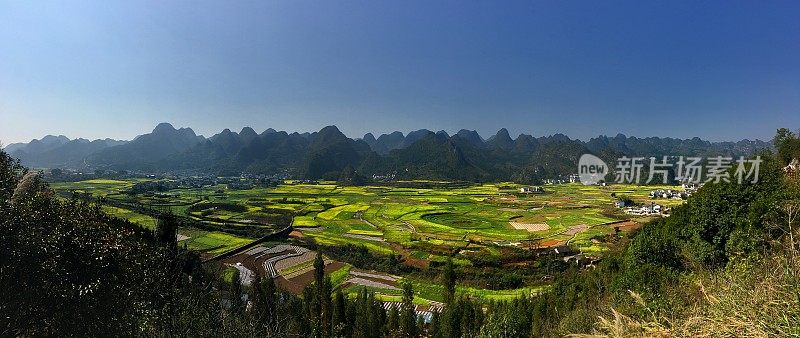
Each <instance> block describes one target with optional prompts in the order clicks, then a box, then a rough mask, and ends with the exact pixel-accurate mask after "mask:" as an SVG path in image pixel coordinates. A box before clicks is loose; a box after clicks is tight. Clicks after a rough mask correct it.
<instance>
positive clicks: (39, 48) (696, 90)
mask: <svg viewBox="0 0 800 338" xmlns="http://www.w3.org/2000/svg"><path fill="white" fill-rule="evenodd" d="M798 17H800V2H797V1H785V2H782V1H750V2H743V1H686V2H682V1H658V2H654V1H525V2H513V1H500V2H494V1H480V2H472V1H392V2H388V1H386V2H384V1H303V0H292V1H277V2H274V1H246V2H245V1H150V2H148V1H128V2H123V1H97V2H74V1H69V2H62V1H59V2H49V1H6V0H0V121H1V122H2V123H0V141H2V142H3V143H5V144H8V143H11V142H19V141H28V140H30V139H32V138H38V137H41V136H43V135H45V134H64V135H67V136H69V137H86V138H105V137H112V138H118V139H130V138H132V137H134V136H135V135H137V134H142V133H145V132H149V131H150V130H151V129H152V128H153V127H154V126H155V125H156V124H157V123H158V122H170V123H172V124H173V125H175V126H176V127H180V126H189V127H192V128H193V129H194V130H195V131H196V132H198V133H200V134H204V135H206V136H210V135H211V134H214V133H216V132H219V131H220V130H222V129H223V128H230V129H232V130H239V129H241V128H242V127H243V126H251V127H253V128H254V129H255V130H256V131H259V132H260V131H262V130H264V129H266V128H269V127H272V128H275V129H278V130H288V131H314V130H319V129H320V128H321V127H323V126H325V125H330V124H335V125H337V126H339V128H340V129H341V130H342V131H343V132H345V134H347V135H348V136H351V137H360V136H361V135H363V134H364V133H365V132H373V133H375V134H376V135H377V134H380V133H385V132H391V131H394V130H400V131H403V132H407V131H410V130H416V129H420V128H428V129H432V130H439V129H444V130H447V131H450V132H453V131H457V130H458V129H461V128H466V129H475V130H478V132H479V133H481V135H483V136H484V137H489V136H491V135H492V134H494V133H495V132H496V131H497V129H499V128H501V127H506V128H508V129H509V130H510V131H511V133H512V135H516V134H518V133H523V132H524V133H529V134H533V135H537V136H538V135H549V134H553V133H558V132H560V133H564V134H567V135H569V136H571V137H577V138H581V139H588V138H589V137H593V136H596V135H599V134H609V135H615V134H617V133H620V132H621V133H624V134H628V135H635V136H671V137H681V138H687V137H694V136H700V137H702V138H706V139H711V140H739V139H743V138H750V139H753V138H762V139H769V138H770V137H771V136H772V135H773V133H774V131H775V129H776V128H778V127H789V128H793V129H796V128H800V20H798V19H797V18H798Z"/></svg>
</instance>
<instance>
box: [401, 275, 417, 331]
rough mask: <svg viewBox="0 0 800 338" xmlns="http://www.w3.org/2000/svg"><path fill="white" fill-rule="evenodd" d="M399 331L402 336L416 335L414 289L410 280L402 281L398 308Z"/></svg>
mask: <svg viewBox="0 0 800 338" xmlns="http://www.w3.org/2000/svg"><path fill="white" fill-rule="evenodd" d="M400 311H401V312H400V332H401V335H402V336H403V337H417V336H418V333H417V314H416V312H415V305H414V289H413V286H412V284H411V283H410V282H405V283H403V303H402V305H401V309H400Z"/></svg>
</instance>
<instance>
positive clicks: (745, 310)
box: [571, 246, 800, 338]
mask: <svg viewBox="0 0 800 338" xmlns="http://www.w3.org/2000/svg"><path fill="white" fill-rule="evenodd" d="M795 250H796V249H794V248H789V247H788V246H787V247H786V249H783V250H781V251H780V252H777V253H774V254H772V255H770V256H769V257H767V258H765V259H764V260H763V261H761V262H760V264H759V265H757V266H752V267H751V266H748V267H746V268H743V269H734V268H730V269H726V270H725V271H720V272H713V273H707V274H695V275H694V276H692V279H693V280H694V281H695V286H694V287H695V288H696V290H697V291H698V293H699V294H700V295H702V296H701V297H698V299H697V301H696V303H695V304H692V306H690V307H689V309H690V310H689V311H687V312H686V313H684V314H680V315H677V316H676V318H665V317H663V316H655V315H653V313H652V312H648V311H646V312H648V313H650V314H651V318H640V319H634V318H631V317H628V316H625V315H623V314H621V313H619V312H617V311H616V310H614V309H611V313H612V315H611V316H609V317H608V318H606V317H600V318H599V319H598V322H597V323H596V329H595V331H594V332H593V333H592V334H589V335H571V337H592V338H599V337H614V338H622V337H800V283H798V281H799V280H800V264H798V262H797V261H795V260H793V259H792V257H796V256H797V255H796V254H797V252H796V251H795ZM631 296H632V297H633V298H634V299H635V300H636V302H637V303H639V305H640V306H642V307H643V308H645V309H646V308H647V307H646V305H645V302H644V301H643V300H642V299H641V297H639V295H637V294H636V293H633V292H631Z"/></svg>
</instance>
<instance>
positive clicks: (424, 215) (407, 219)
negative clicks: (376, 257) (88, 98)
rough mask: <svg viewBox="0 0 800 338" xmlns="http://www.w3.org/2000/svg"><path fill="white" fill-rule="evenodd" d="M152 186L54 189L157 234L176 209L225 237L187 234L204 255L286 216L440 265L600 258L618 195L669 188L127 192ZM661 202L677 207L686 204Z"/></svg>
mask: <svg viewBox="0 0 800 338" xmlns="http://www.w3.org/2000/svg"><path fill="white" fill-rule="evenodd" d="M142 181H143V180H125V181H121V180H90V181H82V182H71V183H57V184H54V187H55V188H56V189H57V190H59V191H61V192H62V194H64V195H67V194H69V193H72V192H76V193H84V194H91V195H92V196H95V197H102V198H104V199H105V200H106V201H112V202H114V203H109V204H110V205H108V206H105V207H104V208H105V210H106V211H107V212H110V213H112V214H115V215H118V216H120V217H123V218H126V219H128V220H130V221H132V222H136V223H140V224H142V225H144V226H146V227H148V228H152V227H154V226H155V220H154V219H153V218H152V217H150V216H148V215H147V213H146V212H143V211H142V210H146V209H141V208H153V209H157V210H164V209H169V210H171V211H172V212H174V213H177V214H179V215H183V216H185V217H188V218H189V219H192V220H194V221H196V222H201V223H202V224H206V225H209V226H213V227H216V228H215V229H218V230H217V231H210V232H203V231H200V230H197V229H194V230H191V232H192V234H187V233H188V232H189V231H190V230H186V231H182V234H184V235H187V236H188V237H189V240H187V241H186V243H187V245H188V246H190V247H193V248H196V249H198V250H207V251H209V252H219V251H220V250H224V249H229V248H231V247H234V246H236V245H241V244H243V243H247V242H248V239H247V237H248V236H247V235H243V232H242V231H241V230H242V229H250V230H252V229H258V228H264V229H271V228H272V227H274V223H275V222H276V220H280V219H281V217H284V218H288V219H291V220H292V223H293V225H294V227H295V228H296V229H297V230H298V231H299V232H300V233H301V234H302V236H304V237H307V238H311V239H313V240H314V241H316V242H317V243H319V244H324V245H343V244H358V245H363V246H365V247H367V248H368V249H370V250H371V251H374V252H376V253H383V254H386V253H397V252H400V253H402V254H404V255H406V256H409V255H412V254H413V255H415V257H425V258H424V259H426V260H436V259H437V258H438V257H437V255H436V254H428V255H425V254H424V253H425V252H429V253H432V252H441V251H442V250H441V249H444V248H450V249H463V248H466V247H467V246H469V247H470V248H471V249H472V250H478V251H482V252H484V253H486V254H493V253H494V251H493V250H491V247H493V246H512V247H520V248H530V247H541V246H548V245H554V244H566V243H568V244H570V245H574V246H576V247H577V248H578V249H585V250H587V251H588V252H591V253H594V254H596V253H599V252H602V251H603V250H604V248H603V247H602V246H601V245H598V244H597V243H595V242H596V241H595V242H593V241H592V238H596V237H601V236H603V235H606V234H609V233H613V232H614V227H613V226H609V224H610V223H612V222H615V221H619V220H623V219H626V217H627V216H625V215H623V214H622V213H621V212H620V211H619V210H617V209H616V208H614V207H613V202H614V200H615V197H613V196H620V195H625V196H628V197H630V198H631V199H633V200H634V201H636V202H640V203H648V202H649V200H650V199H649V197H648V193H649V192H650V191H651V190H653V189H657V188H660V187H652V186H650V187H642V186H629V185H611V186H605V187H602V186H583V185H580V184H563V185H549V186H545V187H544V190H545V193H543V194H520V193H518V191H519V188H520V185H516V184H512V183H496V184H483V185H472V186H466V187H464V186H455V187H453V188H441V187H440V188H407V187H390V186H367V187H342V186H337V185H336V184H333V183H329V182H321V183H318V184H302V183H297V182H293V181H286V182H285V183H284V184H282V185H279V186H277V187H272V188H254V189H249V190H229V189H226V188H225V186H222V185H219V186H210V187H205V188H192V189H172V190H168V191H165V192H159V193H147V194H128V193H127V191H128V190H129V189H130V188H131V187H132V186H133V185H134V184H136V183H139V182H142ZM417 183H419V182H417ZM659 203H662V204H666V205H674V204H678V203H681V201H672V200H667V201H664V200H661V201H659ZM134 206H136V207H138V208H139V209H137V208H135V207H134ZM634 221H635V220H634ZM237 230H238V232H237ZM224 234H227V236H226V235H224Z"/></svg>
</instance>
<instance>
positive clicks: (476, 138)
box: [4, 123, 772, 183]
mask: <svg viewBox="0 0 800 338" xmlns="http://www.w3.org/2000/svg"><path fill="white" fill-rule="evenodd" d="M771 147H772V146H771V144H769V143H767V142H764V141H759V140H755V141H750V140H742V141H738V142H709V141H705V140H701V139H700V138H692V139H675V138H659V137H648V138H637V137H629V136H625V135H622V134H619V135H616V136H613V137H608V136H598V137H595V138H592V139H590V140H589V141H586V142H584V141H581V140H577V139H571V138H569V137H567V136H566V135H563V134H555V135H551V136H540V137H534V136H532V135H527V134H521V135H519V136H517V137H516V138H512V137H511V135H510V134H509V132H508V130H506V129H505V128H504V129H500V130H499V131H498V132H497V133H496V134H495V135H493V136H491V137H489V138H488V139H484V138H483V137H481V136H480V135H479V134H478V133H477V132H476V131H474V130H463V129H462V130H460V131H458V132H457V133H455V134H454V135H449V134H448V133H447V132H445V131H439V132H433V131H430V130H427V129H420V130H416V131H412V132H410V133H408V134H403V133H402V132H399V131H395V132H392V133H389V134H383V135H380V136H378V137H377V138H376V137H375V136H374V135H373V134H371V133H368V134H366V135H364V136H363V137H362V138H360V139H352V138H349V137H347V136H345V135H344V134H343V133H342V132H341V131H339V129H338V128H337V127H336V126H327V127H325V128H322V129H321V130H320V131H318V132H313V133H297V132H293V133H287V132H285V131H276V130H274V129H271V128H270V129H267V130H265V131H263V132H261V133H260V134H259V133H256V131H255V130H253V129H252V128H250V127H245V128H243V129H242V130H241V131H239V132H234V131H231V130H229V129H225V130H223V131H222V132H220V133H218V134H216V135H213V136H211V137H208V138H205V137H203V136H200V135H197V134H195V132H194V131H193V130H192V129H191V128H180V129H176V128H174V127H173V126H172V125H171V124H169V123H161V124H159V125H157V126H156V127H155V128H154V129H153V131H152V132H151V133H148V134H144V135H140V136H137V137H136V138H134V139H133V140H131V141H118V140H112V139H105V140H94V141H89V140H86V139H75V140H70V139H69V138H67V137H65V136H63V135H60V136H52V135H48V136H45V137H43V138H42V139H39V140H32V141H31V142H29V143H14V144H9V145H8V146H6V147H5V148H4V150H5V151H6V152H7V153H9V154H11V155H12V156H14V157H16V158H18V159H20V161H21V162H22V163H23V164H24V165H26V166H29V167H34V168H71V169H80V170H91V169H112V170H136V171H143V172H175V171H192V172H205V173H211V174H216V175H239V174H241V173H251V174H273V173H277V172H288V173H290V174H291V175H292V176H293V177H303V178H308V179H320V178H326V179H336V178H337V177H339V175H340V174H341V173H342V172H343V171H345V169H346V168H348V170H350V171H352V170H353V169H355V171H356V172H357V173H358V174H359V175H362V176H366V177H370V176H373V175H389V174H392V175H393V176H394V177H395V178H397V179H439V180H468V181H489V180H512V181H517V182H526V183H527V182H537V181H540V180H542V179H545V178H556V177H563V176H564V175H568V174H571V173H574V172H575V171H576V167H577V161H578V158H579V157H580V156H581V155H582V154H584V153H593V154H595V155H597V156H599V157H600V158H603V159H606V160H609V161H611V162H607V163H614V162H613V161H615V159H616V158H618V157H620V156H623V155H624V156H629V157H630V156H644V157H650V156H657V157H660V156H665V155H674V156H678V155H681V156H716V155H725V156H750V155H753V154H756V153H757V152H759V151H761V150H764V149H770V148H771Z"/></svg>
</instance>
